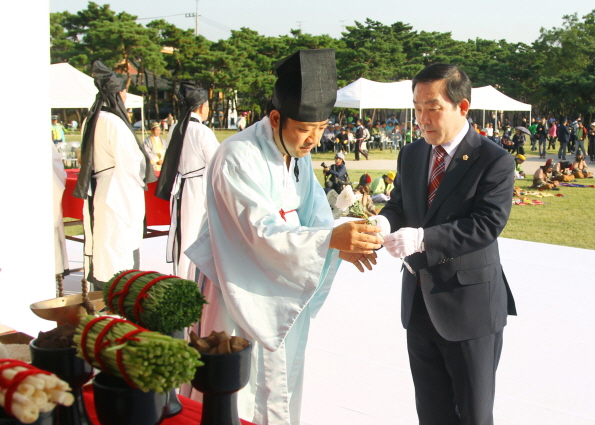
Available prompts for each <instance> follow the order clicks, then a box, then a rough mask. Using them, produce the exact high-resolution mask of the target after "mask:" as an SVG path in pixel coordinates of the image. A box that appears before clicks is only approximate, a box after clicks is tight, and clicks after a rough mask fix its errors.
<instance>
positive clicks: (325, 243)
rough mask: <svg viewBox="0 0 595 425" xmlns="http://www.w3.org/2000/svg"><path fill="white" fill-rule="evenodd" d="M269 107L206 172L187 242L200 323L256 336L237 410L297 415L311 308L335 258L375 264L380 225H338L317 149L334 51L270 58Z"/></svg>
mask: <svg viewBox="0 0 595 425" xmlns="http://www.w3.org/2000/svg"><path fill="white" fill-rule="evenodd" d="M275 68H276V71H277V75H278V80H277V82H276V84H275V88H274V93H273V98H272V100H271V102H269V106H268V108H267V117H265V118H264V119H263V120H261V121H260V122H257V123H255V124H254V125H252V126H251V127H249V128H247V129H246V130H244V131H242V132H240V133H238V134H236V135H234V136H232V137H230V138H228V139H227V140H225V141H224V142H223V143H222V144H221V146H220V148H219V149H218V150H217V152H216V153H215V155H214V156H213V158H212V162H211V166H210V167H209V170H208V172H207V189H206V191H207V202H206V208H207V220H206V222H204V223H203V226H202V228H201V231H200V233H199V238H198V240H197V241H196V242H195V243H194V244H193V245H192V246H191V247H190V248H189V249H188V250H187V251H186V254H187V255H188V257H189V258H190V259H191V260H192V261H193V263H194V264H196V265H197V266H198V269H199V270H200V273H201V274H200V276H201V281H202V282H203V293H204V295H205V297H206V298H207V300H208V302H209V304H208V305H207V306H206V307H205V309H204V311H203V316H202V319H201V323H202V324H201V328H202V329H201V333H202V334H203V335H208V334H209V333H210V332H211V331H212V330H216V331H221V330H226V331H227V332H228V333H230V334H234V335H238V336H242V337H244V338H246V339H248V340H250V341H251V342H252V344H253V345H254V349H253V355H252V370H251V376H250V382H249V383H248V385H247V386H246V387H245V388H244V389H243V390H242V391H240V393H239V400H238V404H239V406H238V407H239V413H240V417H242V418H244V419H247V420H250V421H253V422H255V423H258V424H260V425H273V424H299V422H300V407H301V399H302V382H303V373H304V355H305V348H306V342H307V339H308V330H309V326H310V318H312V317H313V316H314V315H315V314H316V313H317V312H318V310H319V309H320V307H321V306H322V304H323V303H324V300H325V299H326V297H327V295H328V293H329V291H330V287H331V283H332V280H333V278H334V276H335V273H336V270H337V266H338V263H339V258H341V259H343V260H346V261H349V262H352V263H354V264H355V265H356V266H357V268H358V269H359V270H360V271H363V270H364V268H363V267H364V266H366V267H367V268H369V269H371V263H372V264H375V260H374V258H375V254H374V253H373V250H374V249H377V248H379V247H380V244H381V243H382V239H381V238H379V237H376V236H373V235H370V234H366V233H364V232H378V231H379V230H380V229H379V228H378V227H376V226H369V225H366V224H364V223H363V222H349V223H345V224H342V225H340V226H337V227H336V228H334V226H333V217H332V213H331V209H330V207H329V204H328V202H327V199H326V197H325V194H324V190H323V188H322V187H321V186H320V183H318V181H317V180H316V177H315V175H314V172H313V169H312V160H311V157H310V150H311V149H312V148H314V146H316V145H317V144H318V142H319V140H320V137H321V135H322V133H323V132H324V130H325V128H326V126H327V123H328V117H329V115H330V113H331V111H332V108H333V105H334V103H335V99H336V88H337V83H336V68H335V55H334V51H333V50H300V51H299V52H296V53H295V54H293V55H291V56H290V57H288V58H286V59H284V60H282V61H280V62H278V63H277V64H276V65H275Z"/></svg>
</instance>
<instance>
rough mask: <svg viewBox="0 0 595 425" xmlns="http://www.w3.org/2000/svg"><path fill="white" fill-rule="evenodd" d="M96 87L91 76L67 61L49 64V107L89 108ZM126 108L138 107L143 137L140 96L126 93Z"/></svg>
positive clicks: (95, 92)
mask: <svg viewBox="0 0 595 425" xmlns="http://www.w3.org/2000/svg"><path fill="white" fill-rule="evenodd" d="M95 96H97V87H95V83H94V81H93V78H92V77H90V76H88V75H87V74H85V73H84V72H81V71H79V70H78V69H76V68H74V67H73V66H72V65H70V64H68V63H55V64H53V65H50V107H51V108H90V107H91V106H92V105H93V102H95ZM125 106H126V108H140V109H141V122H142V130H143V138H144V131H145V127H144V126H145V111H144V102H143V97H142V96H137V95H135V94H130V93H128V94H127V95H126V102H125Z"/></svg>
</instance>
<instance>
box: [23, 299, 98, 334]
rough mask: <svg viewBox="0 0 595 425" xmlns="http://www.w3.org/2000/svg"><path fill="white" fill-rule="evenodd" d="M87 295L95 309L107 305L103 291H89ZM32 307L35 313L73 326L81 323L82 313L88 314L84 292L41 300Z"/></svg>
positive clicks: (43, 317)
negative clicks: (84, 301) (84, 305)
mask: <svg viewBox="0 0 595 425" xmlns="http://www.w3.org/2000/svg"><path fill="white" fill-rule="evenodd" d="M87 296H88V298H89V301H90V302H91V303H92V304H93V306H94V307H95V311H99V310H101V309H102V308H103V307H105V303H104V302H103V292H102V291H95V292H89V293H88V294H87ZM30 308H31V311H32V312H33V313H35V314H36V315H37V316H39V317H41V318H42V319H46V320H52V321H55V322H58V324H64V323H68V324H69V325H72V326H77V325H78V324H79V322H80V315H84V314H87V310H85V308H84V307H83V296H82V294H75V295H68V296H66V297H60V298H52V299H51V300H45V301H39V302H36V303H34V304H31V306H30Z"/></svg>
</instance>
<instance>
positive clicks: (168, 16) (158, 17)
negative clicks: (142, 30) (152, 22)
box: [136, 13, 185, 21]
mask: <svg viewBox="0 0 595 425" xmlns="http://www.w3.org/2000/svg"><path fill="white" fill-rule="evenodd" d="M182 15H185V13H178V14H176V15H167V16H153V17H152V18H136V20H137V21H143V20H146V19H161V18H171V17H172V16H182Z"/></svg>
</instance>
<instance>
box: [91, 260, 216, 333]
mask: <svg viewBox="0 0 595 425" xmlns="http://www.w3.org/2000/svg"><path fill="white" fill-rule="evenodd" d="M103 300H104V301H105V304H106V306H107V307H108V308H109V309H110V311H112V312H113V313H116V314H119V315H120V316H122V317H125V318H126V319H128V320H130V321H131V322H133V323H137V324H139V325H141V326H143V327H145V328H147V329H150V330H152V331H157V332H161V333H164V334H169V333H172V332H174V331H177V330H180V329H182V328H184V327H187V326H190V325H191V324H192V323H197V322H198V321H199V320H200V315H201V314H202V306H203V304H205V303H206V301H205V298H204V297H203V296H202V294H201V293H200V291H199V290H198V287H197V285H196V283H195V282H193V281H191V280H185V279H180V278H179V277H176V276H167V275H162V274H160V273H157V272H141V271H139V270H126V271H123V272H120V273H118V274H116V275H114V277H113V278H112V279H111V280H110V281H109V282H108V283H107V284H106V285H105V287H104V288H103Z"/></svg>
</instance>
